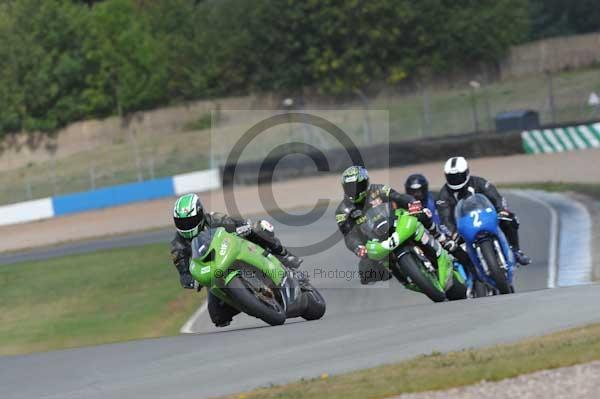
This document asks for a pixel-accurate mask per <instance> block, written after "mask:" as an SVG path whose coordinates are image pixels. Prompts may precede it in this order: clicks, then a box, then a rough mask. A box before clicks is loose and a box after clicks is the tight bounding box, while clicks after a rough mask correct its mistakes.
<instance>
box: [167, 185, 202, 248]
mask: <svg viewBox="0 0 600 399" xmlns="http://www.w3.org/2000/svg"><path fill="white" fill-rule="evenodd" d="M173 221H174V222H175V227H176V228H177V232H178V233H179V234H180V235H181V236H182V237H183V238H187V239H188V240H191V239H192V238H194V237H196V236H197V235H198V233H199V232H200V230H202V228H203V227H204V224H205V223H206V216H205V215H204V207H203V206H202V202H201V201H200V198H199V197H198V196H197V195H196V194H186V195H182V196H181V197H179V199H178V200H177V201H176V202H175V206H174V207H173Z"/></svg>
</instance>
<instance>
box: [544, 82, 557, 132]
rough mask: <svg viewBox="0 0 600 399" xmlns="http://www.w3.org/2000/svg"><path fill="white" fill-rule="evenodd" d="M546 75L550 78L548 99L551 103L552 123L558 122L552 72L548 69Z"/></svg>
mask: <svg viewBox="0 0 600 399" xmlns="http://www.w3.org/2000/svg"><path fill="white" fill-rule="evenodd" d="M546 77H547V78H548V101H549V105H550V120H551V121H552V123H556V105H555V104H554V81H553V79H552V72H551V71H550V70H547V71H546Z"/></svg>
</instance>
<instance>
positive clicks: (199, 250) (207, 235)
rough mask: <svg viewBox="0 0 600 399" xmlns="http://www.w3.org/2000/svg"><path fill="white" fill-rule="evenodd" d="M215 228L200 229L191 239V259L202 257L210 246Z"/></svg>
mask: <svg viewBox="0 0 600 399" xmlns="http://www.w3.org/2000/svg"><path fill="white" fill-rule="evenodd" d="M215 231H216V229H208V230H204V231H201V232H200V234H198V235H197V236H196V238H194V239H193V240H192V259H202V258H204V257H205V256H206V255H207V253H208V250H209V248H210V244H211V243H212V240H213V237H214V235H215Z"/></svg>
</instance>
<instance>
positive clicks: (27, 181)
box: [25, 176, 33, 200]
mask: <svg viewBox="0 0 600 399" xmlns="http://www.w3.org/2000/svg"><path fill="white" fill-rule="evenodd" d="M25 198H27V199H28V200H31V199H33V190H32V187H31V180H30V179H29V176H27V177H25Z"/></svg>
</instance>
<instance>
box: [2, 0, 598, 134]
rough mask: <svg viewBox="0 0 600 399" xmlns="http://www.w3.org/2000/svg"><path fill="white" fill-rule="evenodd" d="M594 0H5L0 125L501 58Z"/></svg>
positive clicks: (353, 83) (559, 27)
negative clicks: (511, 49)
mask: <svg viewBox="0 0 600 399" xmlns="http://www.w3.org/2000/svg"><path fill="white" fill-rule="evenodd" d="M595 1H596V0H580V1H567V0H546V1H542V0H368V1H364V0H304V1H300V0H252V1H249V0H101V1H97V0H79V1H76V0H0V135H3V134H6V133H9V132H16V131H23V130H26V131H44V132H52V131H55V130H56V129H58V128H60V127H62V126H65V125H66V124H68V123H70V122H73V121H76V120H81V119H86V118H94V117H105V116H108V115H125V114H128V113H131V112H134V111H138V110H144V109H150V108H154V107H157V106H161V105H167V104H173V103H179V102H183V101H188V100H193V99H202V98H211V97H215V96H227V95H236V94H245V93H248V92H252V91H272V90H274V91H283V90H285V91H299V90H302V89H303V88H307V87H308V88H312V89H317V90H319V91H321V92H323V93H334V94H343V93H346V92H349V91H351V90H354V89H357V88H362V87H365V86H367V85H369V84H371V83H373V82H389V83H392V84H393V83H397V82H399V81H402V80H405V79H408V80H418V79H419V78H422V77H426V76H428V75H432V74H440V73H444V72H448V71H452V70H458V69H460V68H463V67H466V66H473V65H479V64H493V63H496V62H498V61H499V60H500V59H501V57H502V56H503V55H504V54H505V52H506V51H507V49H508V48H509V47H510V46H511V45H514V44H518V43H521V42H523V41H525V40H527V39H529V38H531V37H545V36H548V35H553V34H562V33H565V32H566V33H577V32H580V31H581V29H590V30H595V28H596V26H597V24H596V22H597V21H599V20H600V15H599V12H598V11H597V9H598V7H594V5H595V4H594V2H595ZM575 4H576V5H575ZM584 4H585V5H586V6H584ZM561 7H562V9H563V11H564V8H565V7H568V8H569V10H571V11H569V12H568V13H566V14H565V13H564V12H563V13H561V12H559V10H561ZM590 10H591V11H590ZM532 15H533V17H532ZM580 17H582V18H585V24H582V25H581V24H579V20H578V18H580ZM549 21H550V22H552V23H550V22H549ZM575 22H578V23H575ZM551 26H552V29H550V27H551ZM530 27H531V28H532V29H534V30H532V29H530ZM584 27H585V28H584Z"/></svg>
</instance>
